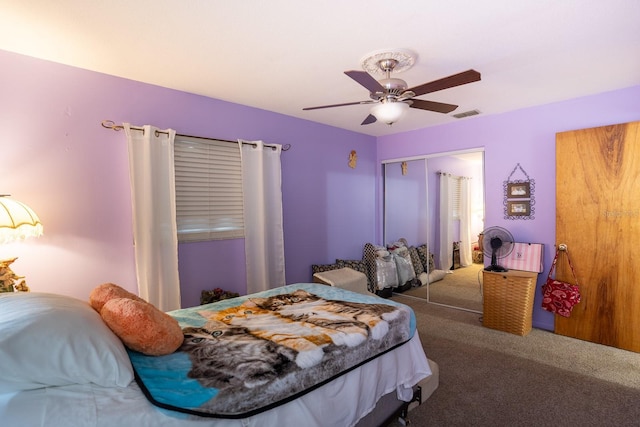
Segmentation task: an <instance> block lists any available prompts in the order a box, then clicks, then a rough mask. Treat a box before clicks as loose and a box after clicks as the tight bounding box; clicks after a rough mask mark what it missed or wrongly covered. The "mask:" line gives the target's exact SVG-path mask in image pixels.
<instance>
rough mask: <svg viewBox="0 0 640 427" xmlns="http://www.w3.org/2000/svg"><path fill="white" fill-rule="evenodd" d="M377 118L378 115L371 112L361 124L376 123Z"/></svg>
mask: <svg viewBox="0 0 640 427" xmlns="http://www.w3.org/2000/svg"><path fill="white" fill-rule="evenodd" d="M376 120H378V119H376V116H374V115H373V114H369V115H368V116H367V118H366V119H364V120H363V121H362V123H360V124H361V125H370V124H371V123H375V122H376Z"/></svg>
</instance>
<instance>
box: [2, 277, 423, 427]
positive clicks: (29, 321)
mask: <svg viewBox="0 0 640 427" xmlns="http://www.w3.org/2000/svg"><path fill="white" fill-rule="evenodd" d="M305 293H306V294H311V295H312V296H314V297H315V298H318V299H320V300H323V301H337V302H339V303H341V304H345V305H346V306H348V307H351V308H353V307H360V305H362V304H367V305H374V306H377V307H378V306H379V308H380V309H382V312H384V313H401V315H397V314H393V315H391V317H389V316H387V323H388V324H389V325H388V326H389V329H388V332H385V333H384V334H382V336H379V337H377V338H376V339H375V340H373V341H376V342H380V343H382V342H386V343H385V344H384V345H382V344H379V345H378V344H376V343H371V342H366V341H365V342H362V343H360V342H358V343H357V344H352V345H348V344H346V341H344V340H343V338H344V337H342V338H341V340H342V341H334V342H333V343H329V344H322V345H320V347H321V349H322V353H323V356H322V358H321V360H320V361H317V362H313V361H312V362H308V361H307V362H302V361H300V363H298V360H297V357H298V355H299V354H301V353H302V352H294V353H291V352H287V350H286V349H285V350H282V351H284V355H285V356H286V357H285V362H284V365H283V366H285V367H286V369H285V368H282V369H280V370H281V371H283V372H285V374H286V375H285V376H284V377H283V379H277V380H276V379H274V380H273V381H271V382H264V381H263V382H257V383H255V384H253V385H250V388H251V390H249V391H247V390H246V388H247V387H244V391H243V392H242V393H240V394H239V396H240V397H241V399H240V400H241V403H242V402H244V401H246V400H250V398H251V397H252V396H253V395H261V394H263V392H264V391H265V390H268V389H269V388H276V389H278V390H281V389H282V387H274V384H276V382H277V381H281V384H287V383H289V385H291V384H290V383H292V382H293V383H294V384H293V386H292V387H291V388H292V389H293V391H284V392H282V391H280V392H279V394H278V393H276V394H275V395H274V396H275V397H272V398H271V399H272V400H270V401H267V402H266V403H265V402H261V403H259V404H255V403H251V402H250V403H249V405H252V406H248V407H247V406H246V402H245V403H242V404H239V405H236V404H234V405H231V404H229V403H228V401H224V402H225V403H224V404H223V405H216V404H215V403H212V402H214V401H215V400H216V398H218V397H220V396H222V395H223V394H224V393H222V392H221V391H220V392H218V391H216V390H222V389H223V387H213V388H214V389H215V390H214V394H215V396H213V397H211V396H209V398H208V399H203V398H202V396H201V395H200V396H199V397H198V398H197V399H196V398H194V395H192V394H190V393H192V392H193V390H194V389H197V390H196V391H197V392H202V389H204V391H205V392H207V391H208V392H211V390H210V389H208V388H207V387H201V385H202V379H200V378H199V377H198V376H192V377H191V378H190V380H189V381H190V382H189V383H188V384H187V385H186V386H185V387H184V388H183V387H182V386H176V384H180V382H183V381H185V380H184V376H183V377H180V378H179V379H178V380H176V379H175V378H174V377H175V375H174V373H175V372H174V371H171V372H169V373H167V374H166V375H160V377H163V378H161V379H160V380H158V377H157V376H153V375H152V376H151V377H149V371H151V372H152V373H153V371H154V370H155V371H158V370H162V369H164V368H163V366H166V365H167V364H168V363H165V362H166V361H167V360H170V361H171V363H173V362H174V361H175V359H176V358H178V359H180V357H181V359H180V360H182V361H183V362H184V361H185V360H187V359H186V358H185V356H184V355H182V356H180V354H179V353H181V352H185V351H186V347H185V346H186V345H187V341H188V337H191V338H193V337H194V330H193V329H189V328H198V327H202V328H205V329H206V328H209V329H211V328H210V327H209V322H211V321H212V320H211V319H212V318H213V317H212V316H215V315H216V314H215V313H221V312H225V313H226V311H228V310H230V309H232V308H233V307H236V306H243V307H244V306H245V304H247V303H250V304H261V303H262V304H266V302H265V301H270V300H272V299H278V298H280V297H282V296H290V295H301V294H305ZM385 307H386V308H385ZM387 308H388V309H387ZM305 310H306V311H309V310H308V307H307V308H306V309H305ZM314 310H315V309H314ZM203 313H204V314H203ZM169 314H170V315H171V316H172V317H174V318H175V319H177V320H178V321H179V322H180V326H181V327H182V328H183V331H185V343H184V344H183V345H182V346H181V347H180V351H177V352H176V353H174V354H171V355H167V356H160V357H156V356H153V357H150V356H145V355H143V354H139V353H137V352H135V351H132V350H131V349H128V348H126V347H125V346H124V345H123V344H122V341H120V339H119V338H118V337H117V336H116V335H115V334H114V333H113V332H112V331H111V330H110V329H109V328H108V327H107V326H106V324H105V323H104V322H103V320H102V318H101V317H100V315H99V314H98V313H96V311H95V310H93V309H92V308H91V306H90V305H89V304H87V303H86V302H84V301H80V300H77V299H74V298H70V297H66V296H61V295H55V294H43V293H15V294H0V360H2V363H3V368H2V371H3V374H2V377H1V378H0V419H1V420H2V424H3V425H7V426H13V425H16V426H83V427H84V426H96V427H97V426H105V427H106V426H114V425H118V426H130V425H131V426H147V425H148V426H181V427H189V426H216V427H227V426H229V427H231V426H289V425H291V426H294V425H295V426H298V425H305V426H355V425H358V426H359V425H365V424H366V425H376V424H382V422H383V420H384V419H385V417H386V416H388V415H389V413H392V412H394V411H396V410H397V407H398V405H395V404H393V403H392V404H391V405H388V407H389V408H390V409H389V410H383V411H382V412H385V413H384V414H380V413H379V412H375V411H379V410H380V409H379V408H380V407H381V405H378V408H377V409H376V404H378V403H379V401H381V400H383V399H384V400H385V401H389V400H392V401H394V402H408V401H411V400H412V399H414V397H415V393H414V392H415V386H416V384H417V383H418V382H420V381H421V380H424V379H425V378H428V377H429V376H430V375H431V369H430V366H429V363H428V361H427V358H426V355H425V353H424V350H423V348H422V344H421V342H420V338H419V336H418V333H417V332H416V330H415V317H414V314H413V312H412V311H411V309H410V308H409V307H407V306H405V305H403V304H399V303H397V302H395V301H391V300H385V299H382V298H379V297H376V296H374V295H362V294H358V293H355V292H350V291H347V290H343V289H340V288H335V287H330V286H325V285H321V284H306V283H305V284H296V285H288V286H284V287H281V288H277V289H272V290H270V291H266V292H263V293H259V294H254V295H250V296H244V297H240V298H234V299H232V300H224V301H221V302H217V303H213V304H207V305H204V306H200V307H195V308H190V309H184V310H176V311H174V312H170V313H169ZM286 314H288V315H289V317H292V315H291V313H288V312H287V313H286ZM394 316H395V317H394ZM381 318H384V316H381ZM402 318H405V320H406V322H405V321H404V320H401V319H402ZM305 320H307V321H308V320H309V316H307V317H305ZM194 322H195V326H194ZM400 324H402V325H404V326H401V329H402V328H405V329H404V330H403V331H404V332H403V331H400V332H397V331H396V329H395V328H396V326H397V325H400ZM233 326H237V325H233ZM324 326H327V327H328V326H330V325H327V324H324ZM333 326H335V324H334V325H333ZM370 333H371V334H373V332H371V331H370ZM378 334H380V332H378ZM338 343H339V344H338ZM363 346H365V347H366V351H365V352H364V353H366V354H362V352H360V356H352V355H349V351H351V350H352V348H351V347H353V348H365V347H363ZM378 347H379V348H378ZM378 350H379V353H380V354H377V353H376V352H377V351H378ZM330 353H335V356H337V357H336V358H334V359H331V360H333V361H332V362H330V363H329V362H326V361H325V359H324V358H325V357H326V356H325V355H327V354H330ZM287 355H288V356H287ZM287 357H288V359H287ZM342 359H344V360H347V361H348V363H347V364H346V365H345V366H342V367H341V368H340V369H341V370H340V372H333V370H332V369H334V368H333V365H334V364H335V363H337V362H335V360H342ZM140 360H142V363H141V362H140ZM189 360H192V359H189ZM305 360H306V359H305ZM163 361H164V362H163ZM149 364H151V365H149ZM154 364H155V365H154ZM177 365H180V366H181V367H179V368H178V369H177V371H180V370H182V371H185V370H188V371H193V366H195V362H193V360H192V362H191V364H189V363H186V365H185V364H184V363H182V365H181V364H180V363H177ZM300 365H303V366H304V369H303V368H302V367H301V366H300ZM307 365H309V366H307ZM335 369H337V368H335ZM294 372H295V373H296V374H300V375H302V376H301V377H300V376H298V377H296V376H293V373H294ZM182 373H183V374H184V372H182ZM164 377H168V378H169V380H167V379H166V378H164ZM292 379H294V380H293V381H292ZM311 379H314V380H313V381H312V380H311ZM167 381H168V382H167ZM172 381H173V382H172ZM175 381H178V382H177V383H176V382H175ZM300 383H304V387H300ZM296 387H297V388H296ZM241 388H242V387H241ZM158 390H160V391H158ZM167 390H169V393H166V391H167ZM287 390H288V389H287ZM243 393H244V394H243ZM287 393H289V394H287ZM167 396H169V397H167ZM198 399H200V400H198ZM193 402H196V403H193ZM243 405H245V406H243ZM255 405H258V406H255ZM229 408H231V409H229ZM372 411H373V412H372ZM372 417H373V418H375V419H372Z"/></svg>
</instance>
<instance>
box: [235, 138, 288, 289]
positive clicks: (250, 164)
mask: <svg viewBox="0 0 640 427" xmlns="http://www.w3.org/2000/svg"><path fill="white" fill-rule="evenodd" d="M238 142H239V144H240V153H241V157H242V192H243V199H244V247H245V256H246V259H247V293H254V292H259V291H264V290H267V289H271V288H276V287H279V286H283V285H284V284H285V269H284V231H283V223H282V174H281V166H280V154H281V153H282V146H281V145H277V144H269V146H266V147H265V145H264V144H263V142H262V141H242V140H240V141H238Z"/></svg>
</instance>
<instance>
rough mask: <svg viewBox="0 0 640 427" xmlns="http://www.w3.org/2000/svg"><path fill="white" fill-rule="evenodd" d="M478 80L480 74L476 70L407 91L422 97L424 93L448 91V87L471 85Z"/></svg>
mask: <svg viewBox="0 0 640 427" xmlns="http://www.w3.org/2000/svg"><path fill="white" fill-rule="evenodd" d="M478 80H480V73H479V72H477V71H476V70H467V71H463V72H462V73H458V74H454V75H452V76H449V77H444V78H442V79H439V80H434V81H432V82H429V83H425V84H422V85H420V86H416V87H412V88H410V89H409V90H410V91H412V92H414V93H415V94H416V96H420V95H424V94H426V93H431V92H436V91H439V90H442V89H449V88H450V87H456V86H461V85H466V84H467V83H473V82H477V81H478Z"/></svg>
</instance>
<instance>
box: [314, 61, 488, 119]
mask: <svg viewBox="0 0 640 427" xmlns="http://www.w3.org/2000/svg"><path fill="white" fill-rule="evenodd" d="M414 61H415V56H414V55H410V54H406V53H405V52H383V53H382V54H375V55H372V56H370V57H368V58H365V59H364V60H363V68H365V69H368V70H369V71H371V72H379V73H383V74H384V75H385V77H384V78H383V79H380V80H379V81H378V80H376V79H375V78H374V77H373V76H372V75H371V74H369V73H368V72H367V71H358V70H351V71H345V72H344V73H345V74H346V75H347V76H349V77H351V78H352V79H353V80H355V81H356V82H357V83H359V84H361V85H362V86H364V87H365V88H366V89H367V90H368V91H369V97H370V98H371V99H368V100H366V101H356V102H346V103H343V104H332V105H322V106H319V107H307V108H303V110H318V109H321V108H333V107H343V106H347V105H360V104H375V105H374V106H373V107H372V108H371V113H370V114H369V115H368V116H367V117H366V118H365V119H364V121H363V122H362V123H361V124H362V125H368V124H370V123H374V122H376V121H378V120H380V121H382V122H384V123H386V124H388V125H391V124H393V123H395V122H396V121H397V120H398V119H399V118H400V117H401V116H402V115H403V114H404V112H405V111H407V110H408V109H409V107H411V108H417V109H419V110H427V111H435V112H437V113H444V114H447V113H450V112H452V111H453V110H455V109H456V108H458V106H457V105H453V104H444V103H442V102H435V101H426V100H423V99H416V97H418V96H421V95H425V94H427V93H432V92H436V91H439V90H443V89H449V88H451V87H455V86H461V85H465V84H467V83H473V82H476V81H478V80H480V73H479V72H477V71H475V70H467V71H463V72H462V73H458V74H454V75H451V76H449V77H444V78H442V79H438V80H434V81H432V82H429V83H424V84H422V85H419V86H414V87H412V88H409V87H408V85H407V83H406V82H405V81H404V80H402V79H398V78H392V77H391V73H392V72H393V71H394V70H395V71H396V72H400V71H404V70H406V69H407V68H409V67H411V66H412V65H413V63H414Z"/></svg>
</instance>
